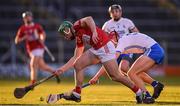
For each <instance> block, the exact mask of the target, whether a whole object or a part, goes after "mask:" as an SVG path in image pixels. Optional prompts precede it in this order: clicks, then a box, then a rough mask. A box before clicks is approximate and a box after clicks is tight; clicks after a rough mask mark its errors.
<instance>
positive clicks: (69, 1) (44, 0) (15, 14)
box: [0, 0, 180, 79]
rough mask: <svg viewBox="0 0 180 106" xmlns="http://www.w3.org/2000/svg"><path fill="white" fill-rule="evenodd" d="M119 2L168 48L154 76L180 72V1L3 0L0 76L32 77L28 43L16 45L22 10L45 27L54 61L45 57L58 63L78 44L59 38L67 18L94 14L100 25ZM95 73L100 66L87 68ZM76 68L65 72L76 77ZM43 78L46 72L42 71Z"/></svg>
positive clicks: (142, 28)
mask: <svg viewBox="0 0 180 106" xmlns="http://www.w3.org/2000/svg"><path fill="white" fill-rule="evenodd" d="M112 4H120V5H121V6H122V9H123V17H126V18H129V19H131V20H132V21H133V22H134V23H135V25H136V26H137V28H138V29H139V30H140V32H143V33H145V34H148V35H150V36H151V37H153V38H155V40H157V41H158V42H160V44H161V45H162V46H163V48H164V49H165V52H166V58H165V61H164V64H163V65H162V66H160V67H158V68H155V69H153V70H156V71H151V74H152V75H156V76H180V66H179V65H180V56H179V53H180V1H179V0H0V79H16V78H28V76H29V71H28V70H29V69H28V62H29V61H28V60H29V59H28V57H27V54H26V52H25V50H24V44H19V45H15V44H14V38H15V35H16V32H17V29H18V28H19V26H20V25H21V24H22V23H23V21H22V17H21V14H22V12H24V11H27V10H30V11H32V12H33V14H34V20H35V22H38V23H40V24H41V25H43V27H44V29H45V31H46V34H47V39H46V44H47V46H48V47H49V48H50V50H51V51H52V52H53V55H54V56H55V57H56V61H55V62H51V60H50V58H49V57H48V56H47V54H45V60H46V62H48V64H50V65H52V66H53V67H59V66H60V65H62V64H63V63H65V62H67V61H68V60H69V59H70V57H71V56H72V55H73V50H74V46H75V45H74V42H68V41H65V40H63V39H62V38H60V37H59V36H58V33H57V29H58V26H59V24H60V23H61V22H62V21H63V20H70V21H73V22H74V21H76V20H77V19H79V18H82V17H85V16H89V15H90V16H92V17H93V18H94V20H95V22H96V24H97V25H98V26H99V27H102V25H103V24H104V22H105V21H107V20H108V19H110V17H109V14H108V7H109V6H110V5H112ZM88 69H89V70H91V71H87V75H90V76H92V75H94V73H95V72H96V71H97V69H98V66H93V67H92V68H88ZM72 72H73V71H69V72H67V73H66V74H65V75H72ZM39 75H40V76H43V75H46V73H44V72H43V73H42V72H40V73H39Z"/></svg>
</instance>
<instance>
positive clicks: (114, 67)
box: [102, 59, 119, 77]
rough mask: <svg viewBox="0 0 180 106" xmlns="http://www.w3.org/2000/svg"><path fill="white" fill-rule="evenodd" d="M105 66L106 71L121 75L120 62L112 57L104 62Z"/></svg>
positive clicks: (112, 74)
mask: <svg viewBox="0 0 180 106" xmlns="http://www.w3.org/2000/svg"><path fill="white" fill-rule="evenodd" d="M102 64H103V66H104V68H105V69H106V72H107V73H108V74H109V75H110V76H111V77H113V76H116V75H119V71H118V64H117V62H116V60H115V59H111V60H109V61H106V62H104V63H102Z"/></svg>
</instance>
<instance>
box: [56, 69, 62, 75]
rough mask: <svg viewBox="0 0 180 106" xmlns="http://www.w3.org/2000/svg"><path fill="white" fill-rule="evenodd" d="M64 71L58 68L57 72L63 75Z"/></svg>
mask: <svg viewBox="0 0 180 106" xmlns="http://www.w3.org/2000/svg"><path fill="white" fill-rule="evenodd" d="M63 72H64V71H63V70H62V69H58V70H56V72H55V74H56V75H61V74H62V73H63Z"/></svg>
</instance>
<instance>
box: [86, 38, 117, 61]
mask: <svg viewBox="0 0 180 106" xmlns="http://www.w3.org/2000/svg"><path fill="white" fill-rule="evenodd" d="M89 50H90V52H92V53H93V54H94V55H96V56H98V58H99V59H100V61H101V63H104V62H106V61H109V60H112V59H116V49H115V47H114V44H113V43H112V42H111V41H109V42H108V43H107V44H106V45H105V46H103V47H101V48H99V49H98V50H95V49H94V48H90V49H89Z"/></svg>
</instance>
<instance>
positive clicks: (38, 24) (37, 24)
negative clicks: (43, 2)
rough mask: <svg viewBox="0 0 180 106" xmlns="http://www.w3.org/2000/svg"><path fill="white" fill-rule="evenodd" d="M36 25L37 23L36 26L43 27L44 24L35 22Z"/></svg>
mask: <svg viewBox="0 0 180 106" xmlns="http://www.w3.org/2000/svg"><path fill="white" fill-rule="evenodd" d="M34 25H35V26H36V27H42V25H41V24H40V23H34Z"/></svg>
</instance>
